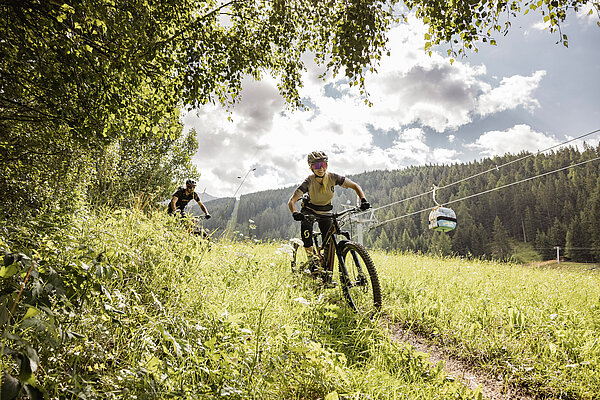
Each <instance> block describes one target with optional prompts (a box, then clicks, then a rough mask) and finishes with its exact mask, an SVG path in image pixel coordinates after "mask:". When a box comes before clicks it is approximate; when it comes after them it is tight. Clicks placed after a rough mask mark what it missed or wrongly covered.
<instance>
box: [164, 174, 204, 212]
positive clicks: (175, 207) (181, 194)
mask: <svg viewBox="0 0 600 400" xmlns="http://www.w3.org/2000/svg"><path fill="white" fill-rule="evenodd" d="M195 188H196V181H194V180H192V179H188V180H187V181H186V182H185V188H184V187H180V188H179V189H177V190H176V191H175V193H173V198H172V199H171V202H170V203H169V207H168V208H167V212H168V213H169V214H173V213H174V212H178V213H180V214H181V216H183V210H184V209H185V206H187V205H188V203H189V202H190V201H191V200H192V199H194V200H196V202H197V203H198V205H199V206H200V208H201V209H202V211H203V212H204V214H206V219H209V218H210V214H209V213H208V210H207V209H206V207H205V206H204V204H202V202H201V201H200V196H198V193H196V192H195V191H194V189H195Z"/></svg>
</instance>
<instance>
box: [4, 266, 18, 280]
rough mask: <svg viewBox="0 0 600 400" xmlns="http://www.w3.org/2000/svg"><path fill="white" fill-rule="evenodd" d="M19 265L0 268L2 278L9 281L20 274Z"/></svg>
mask: <svg viewBox="0 0 600 400" xmlns="http://www.w3.org/2000/svg"><path fill="white" fill-rule="evenodd" d="M17 265H18V264H17V263H14V264H11V265H9V266H8V267H7V266H3V267H2V268H0V278H3V279H7V278H10V277H11V276H13V275H15V274H16V273H18V272H19V271H20V268H19V267H17Z"/></svg>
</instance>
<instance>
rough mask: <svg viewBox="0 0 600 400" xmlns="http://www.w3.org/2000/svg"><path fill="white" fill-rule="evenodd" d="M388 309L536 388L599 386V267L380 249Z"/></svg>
mask: <svg viewBox="0 0 600 400" xmlns="http://www.w3.org/2000/svg"><path fill="white" fill-rule="evenodd" d="M374 260H375V262H376V264H377V267H378V270H379V272H380V276H381V281H382V283H383V286H384V290H385V298H386V309H385V310H386V313H388V314H389V315H391V318H392V319H393V320H394V321H396V322H397V323H399V324H401V325H403V326H404V327H406V328H409V329H411V330H414V331H417V332H420V333H422V334H425V335H426V336H429V337H430V338H431V339H432V340H433V341H435V342H437V343H438V344H441V345H443V346H446V347H448V348H449V349H452V351H453V352H454V353H455V355H456V356H458V357H460V358H463V359H464V360H468V361H470V362H471V363H472V364H473V365H475V366H477V367H478V368H481V369H484V370H486V371H488V372H490V373H491V374H494V375H497V376H502V377H504V378H505V380H506V381H508V382H509V383H511V384H515V385H519V386H522V387H525V388H528V389H529V390H530V391H531V392H532V393H534V394H537V395H539V396H540V397H547V396H549V397H554V398H562V399H593V398H597V396H598V392H599V391H600V275H599V274H598V272H597V271H596V270H592V269H585V268H562V267H560V266H559V267H555V268H533V267H526V266H520V265H515V264H497V263H493V262H480V261H467V260H460V259H454V258H430V257H424V256H417V255H412V254H401V253H389V254H386V253H376V254H374Z"/></svg>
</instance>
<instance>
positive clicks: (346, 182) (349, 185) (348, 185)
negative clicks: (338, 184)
mask: <svg viewBox="0 0 600 400" xmlns="http://www.w3.org/2000/svg"><path fill="white" fill-rule="evenodd" d="M342 187H343V188H346V189H352V190H354V191H355V192H356V194H357V195H358V198H359V199H364V198H365V194H364V193H363V191H362V189H361V187H360V186H359V185H358V183H355V182H352V181H351V180H350V179H348V178H346V179H345V180H344V183H342Z"/></svg>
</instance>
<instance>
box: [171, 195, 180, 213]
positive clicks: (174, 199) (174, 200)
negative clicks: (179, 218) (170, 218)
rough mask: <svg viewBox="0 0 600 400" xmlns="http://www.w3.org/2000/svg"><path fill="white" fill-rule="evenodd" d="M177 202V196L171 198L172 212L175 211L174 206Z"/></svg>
mask: <svg viewBox="0 0 600 400" xmlns="http://www.w3.org/2000/svg"><path fill="white" fill-rule="evenodd" d="M177 200H179V199H178V198H177V196H173V200H171V210H173V212H175V210H177V208H176V207H175V204H177Z"/></svg>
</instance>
